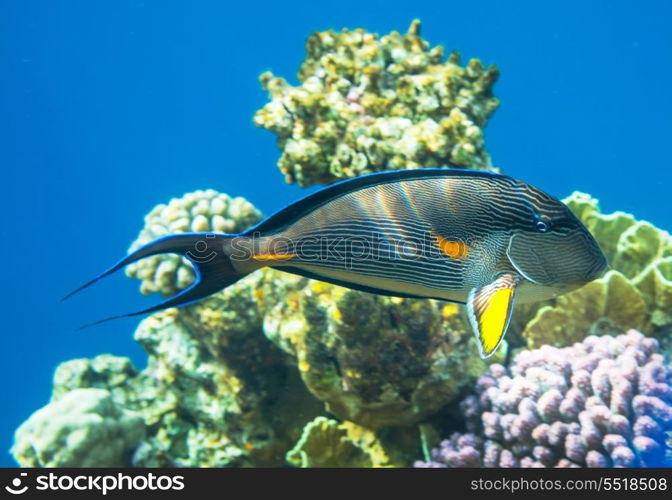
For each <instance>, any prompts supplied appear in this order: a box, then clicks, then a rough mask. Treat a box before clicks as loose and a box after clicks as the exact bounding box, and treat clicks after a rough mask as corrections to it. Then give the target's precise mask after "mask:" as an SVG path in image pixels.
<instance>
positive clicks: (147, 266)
mask: <svg viewBox="0 0 672 500" xmlns="http://www.w3.org/2000/svg"><path fill="white" fill-rule="evenodd" d="M259 220H261V213H260V212H259V210H257V209H256V208H255V207H254V206H253V205H252V204H251V203H250V202H249V201H247V200H246V199H245V198H241V197H237V198H231V197H229V196H228V195H226V194H223V193H218V192H217V191H215V190H214V189H208V190H206V191H195V192H193V193H187V194H185V195H184V196H182V197H181V198H173V199H172V200H170V202H169V203H168V204H160V205H157V206H156V207H154V208H153V209H152V211H151V212H150V213H149V214H148V215H147V216H145V227H144V228H143V229H142V230H141V231H140V234H139V235H138V237H137V239H136V240H135V241H134V242H133V243H132V244H131V247H130V248H129V252H131V251H133V250H136V249H137V248H140V247H141V246H143V245H145V244H146V243H149V242H150V241H152V240H155V239H156V238H161V237H162V236H167V235H169V234H176V233H185V232H192V231H193V232H208V231H213V232H217V233H237V232H240V231H242V230H244V229H247V228H248V227H250V226H252V225H253V224H256V223H257V222H259ZM126 276H128V277H130V278H137V279H139V280H141V281H142V283H141V285H140V291H141V292H142V293H143V294H145V295H148V294H150V293H155V292H160V293H161V294H162V295H164V296H169V295H174V294H175V293H177V292H179V291H180V290H183V289H185V288H186V287H188V286H189V285H191V284H192V283H193V282H194V270H193V267H192V266H191V264H190V263H189V262H188V261H187V260H186V259H184V258H182V257H179V256H177V255H157V256H154V257H148V258H146V259H143V260H141V261H139V262H136V263H134V264H131V265H129V266H128V267H127V268H126Z"/></svg>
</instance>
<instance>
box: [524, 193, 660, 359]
mask: <svg viewBox="0 0 672 500" xmlns="http://www.w3.org/2000/svg"><path fill="white" fill-rule="evenodd" d="M563 201H564V202H565V203H566V204H567V205H568V206H569V207H570V209H572V211H573V212H574V213H575V214H576V215H577V216H578V217H579V218H580V219H581V221H582V222H583V223H584V224H585V225H586V227H587V228H588V229H589V230H590V231H591V233H593V235H594V236H595V238H596V239H597V241H598V242H599V244H600V246H601V247H602V249H603V250H604V252H605V255H606V256H607V258H608V260H609V263H610V266H611V269H612V270H611V271H610V272H609V273H608V274H607V275H605V276H604V277H603V278H602V279H600V280H596V281H594V282H592V283H589V284H588V285H586V286H584V287H582V288H580V289H578V290H575V291H573V292H570V293H568V294H566V295H563V296H560V297H558V298H556V299H554V300H551V301H546V302H540V303H536V304H528V305H525V306H524V307H517V308H516V311H515V312H514V317H513V319H512V327H511V330H512V332H513V335H512V336H513V337H514V338H515V335H516V334H517V333H519V334H520V335H521V336H522V338H523V339H524V343H525V344H526V345H527V347H529V348H535V347H539V346H542V345H554V346H558V347H561V346H566V345H570V344H572V343H573V342H576V341H579V340H581V339H582V338H583V337H584V336H585V335H586V332H588V333H589V334H602V333H606V332H609V333H623V332H625V331H627V330H628V329H630V328H636V329H638V330H640V331H642V332H644V333H646V334H647V335H652V336H660V337H662V336H663V335H666V334H669V333H670V332H671V331H672V237H671V236H670V234H669V233H668V232H666V231H663V230H661V229H657V228H656V227H654V226H653V225H651V224H650V223H648V222H646V221H637V220H636V219H635V218H634V217H633V216H632V215H630V214H626V213H624V212H615V213H612V214H602V213H601V212H600V209H599V204H598V202H597V200H596V199H594V198H591V197H590V196H589V195H587V194H583V193H579V192H575V193H573V194H572V195H571V196H570V197H568V198H566V199H565V200H563Z"/></svg>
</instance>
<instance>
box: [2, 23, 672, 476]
mask: <svg viewBox="0 0 672 500" xmlns="http://www.w3.org/2000/svg"><path fill="white" fill-rule="evenodd" d="M496 78H497V70H496V69H495V68H494V67H489V68H487V69H484V68H483V66H482V64H481V63H480V61H478V60H477V59H472V60H471V61H469V63H468V64H467V65H466V66H464V67H463V66H460V62H459V56H458V54H457V53H456V52H454V53H452V54H451V55H450V56H449V57H448V58H447V59H445V58H444V54H443V48H442V47H440V46H437V47H433V48H432V47H430V45H429V44H428V43H427V42H426V41H425V40H423V39H422V38H421V37H420V24H419V22H418V21H414V22H413V23H412V24H411V27H410V29H409V31H408V32H407V33H406V34H400V33H397V32H392V33H390V34H389V35H385V36H383V37H380V38H379V37H378V36H377V35H375V34H371V33H368V32H366V31H364V30H361V29H357V30H354V31H349V30H343V31H341V32H340V33H337V32H334V31H325V32H321V33H315V34H313V35H312V36H311V37H310V38H309V40H308V43H307V58H306V60H305V61H304V63H303V64H302V66H301V69H300V72H299V82H300V84H299V85H298V86H291V85H290V84H289V83H287V82H286V81H285V80H284V79H282V78H279V77H276V76H274V75H272V74H271V73H264V74H263V75H262V76H261V82H262V85H263V86H264V88H265V89H266V90H267V91H268V92H269V94H270V98H271V101H270V102H269V103H268V104H266V105H265V106H264V107H263V109H261V110H259V111H258V112H257V113H256V115H255V117H254V121H255V123H256V124H257V125H259V126H260V127H263V128H266V129H268V130H270V131H271V132H273V133H274V134H276V135H277V137H278V145H279V146H280V148H281V149H282V157H281V158H280V160H279V162H278V166H279V167H280V169H281V171H282V172H283V173H284V174H285V176H286V180H287V182H290V183H292V182H296V183H298V184H299V185H301V186H311V185H314V184H327V183H331V182H334V181H337V180H340V179H345V178H348V177H354V176H357V175H361V174H365V173H370V172H376V171H382V170H386V169H398V168H418V167H433V166H457V167H462V168H477V169H485V170H495V169H494V168H493V167H492V164H491V161H490V157H489V155H488V153H487V151H486V149H485V147H484V141H483V128H484V127H485V125H486V124H487V121H488V119H489V117H490V116H491V115H492V113H493V112H494V111H495V109H496V108H497V106H498V104H499V103H498V101H497V99H496V98H495V97H493V95H492V87H493V84H494V82H495V80H496ZM565 202H566V203H567V204H568V205H569V206H570V208H571V209H572V210H573V211H574V212H575V213H576V214H577V216H578V217H579V218H580V219H581V220H582V221H583V222H584V223H585V224H586V226H587V227H588V228H589V230H590V231H591V232H592V233H593V234H594V235H595V236H596V238H597V240H598V241H599V243H600V245H601V246H602V248H603V249H604V251H605V253H606V255H607V257H608V258H609V261H610V264H611V268H612V269H611V270H610V272H609V273H607V274H606V275H605V276H604V277H602V278H601V279H599V280H596V281H594V282H592V283H590V284H588V285H587V286H585V287H583V288H581V289H579V290H576V291H574V292H571V293H569V294H567V295H564V296H561V297H559V298H557V299H554V300H552V301H547V302H543V303H537V304H529V305H524V306H520V305H518V306H517V307H516V311H515V313H514V317H513V319H512V322H511V327H510V331H509V334H508V335H507V340H508V341H509V346H510V347H513V349H510V350H509V352H515V350H516V349H517V348H519V347H520V346H523V345H526V346H527V347H529V348H534V347H539V346H543V347H541V348H540V349H537V350H533V351H522V352H520V353H519V354H518V355H517V356H516V357H515V358H514V360H513V362H512V363H511V364H510V366H509V367H508V368H506V367H504V366H502V365H501V364H492V365H491V364H490V363H504V362H505V359H506V357H507V354H509V352H507V349H506V348H504V349H500V350H499V352H498V353H497V354H496V356H495V357H494V359H490V360H488V361H487V362H484V361H483V360H481V359H480V356H479V354H478V348H477V346H476V343H475V340H474V338H473V334H472V332H471V329H470V327H469V325H468V322H467V321H466V318H465V312H464V308H462V307H460V306H458V305H456V304H452V303H449V304H446V303H441V302H438V301H433V300H415V299H403V298H393V297H383V296H376V295H371V294H367V293H362V292H358V291H354V290H348V289H345V288H341V287H337V286H333V285H329V284H325V283H322V282H317V281H312V280H308V279H306V278H301V277H297V276H293V275H290V274H284V273H279V272H275V271H273V270H269V269H263V270H261V271H258V272H255V273H253V274H252V275H250V276H248V277H246V278H244V279H242V280H240V281H239V282H237V283H236V284H234V285H232V286H231V287H229V288H227V289H225V290H223V291H221V292H219V293H217V294H215V295H213V296H211V297H209V298H207V299H205V300H203V301H201V302H199V303H196V304H192V305H190V306H188V307H184V308H182V309H179V310H177V309H169V310H166V311H163V312H160V313H157V314H154V315H152V316H150V317H148V318H146V319H144V320H143V321H142V322H141V323H140V325H139V327H138V328H137V330H136V332H135V338H136V340H137V341H138V342H139V343H140V344H141V345H142V346H143V348H144V349H145V351H146V352H147V354H148V363H147V367H146V368H145V369H143V370H138V369H136V368H135V367H134V366H133V364H132V363H131V362H130V360H128V359H127V358H121V357H115V356H110V355H101V356H98V357H96V358H94V359H91V360H89V359H78V360H72V361H69V362H66V363H63V364H61V365H60V366H59V368H58V369H57V371H56V373H55V376H54V388H53V393H52V399H51V402H50V403H49V404H48V405H47V406H45V407H44V408H42V409H41V410H38V411H37V412H36V413H35V414H34V415H33V416H31V417H30V418H29V419H28V421H27V422H26V423H25V424H23V425H22V426H21V427H20V428H19V430H17V433H16V443H15V445H14V447H13V450H12V452H13V454H14V456H15V457H16V459H17V461H18V462H19V463H20V464H21V465H23V466H71V467H75V466H100V467H111V466H138V467H157V466H168V467H181V466H187V467H196V466H198V467H221V466H283V465H291V466H296V467H335V466H339V467H342V466H343V467H345V466H348V467H389V466H406V465H409V464H411V463H412V459H413V458H416V457H418V456H420V448H421V447H422V448H423V449H424V450H425V451H427V452H429V448H431V447H432V446H433V445H434V444H438V439H435V438H436V437H437V436H438V435H439V434H438V433H439V431H440V429H445V428H450V426H453V427H452V428H451V430H452V431H454V430H455V427H454V424H455V422H453V421H450V422H449V423H447V424H444V423H443V422H442V420H441V419H443V418H444V417H446V416H448V417H449V418H448V420H450V417H452V416H453V413H455V411H456V410H455V409H456V408H457V401H459V400H460V399H461V398H462V397H463V396H464V394H465V392H466V391H469V390H471V389H472V388H473V383H474V381H476V380H477V379H478V382H477V385H476V387H477V391H478V395H476V396H473V395H472V396H470V397H468V398H467V399H465V400H464V401H463V404H462V405H461V413H460V419H461V420H462V421H466V424H467V429H466V431H467V433H456V434H453V435H452V437H451V438H450V439H448V440H445V441H444V442H443V443H442V444H441V446H440V447H439V448H437V449H435V450H434V451H433V454H432V457H433V460H432V461H429V462H423V463H420V464H419V465H424V466H612V465H613V466H635V465H647V466H648V465H672V451H671V449H672V373H671V371H670V368H669V367H666V366H665V365H664V363H663V357H662V356H661V355H660V354H658V343H657V341H656V340H655V339H653V338H646V337H643V336H642V334H640V333H638V332H635V331H633V330H630V329H632V328H635V329H637V330H640V331H642V332H644V334H646V335H650V336H656V337H658V338H659V339H660V340H661V346H662V348H665V349H668V351H667V352H668V354H667V355H668V356H669V352H670V351H672V340H670V339H672V336H671V334H672V239H671V238H670V235H669V234H668V233H666V232H665V231H662V230H659V229H657V228H655V227H653V226H652V225H651V224H649V223H647V222H645V221H637V220H636V219H635V218H634V217H633V216H631V215H629V214H625V213H622V212H616V213H614V214H602V213H601V212H600V209H599V206H598V203H597V201H596V200H595V199H593V198H591V197H589V196H588V195H584V194H581V193H574V194H573V195H572V196H571V197H569V198H568V199H566V200H565ZM260 219H261V214H260V212H259V211H258V210H257V209H256V208H255V207H254V206H252V205H251V204H250V203H249V202H248V201H246V200H245V199H243V198H231V197H229V196H227V195H225V194H220V193H218V192H216V191H214V190H207V191H196V192H194V193H189V194H186V195H184V196H183V197H182V198H179V199H173V200H171V201H170V202H169V203H168V204H167V205H164V204H162V205H158V206H157V207H155V208H154V209H153V210H152V212H151V213H150V214H149V215H147V217H146V218H145V227H144V229H142V231H141V232H140V235H139V236H138V239H137V240H136V241H135V242H134V243H133V244H132V245H131V250H134V249H136V248H138V247H140V246H141V245H144V244H145V243H147V242H149V241H151V240H153V239H155V238H158V237H161V236H165V235H167V234H175V233H180V232H186V231H197V232H201V231H202V232H207V231H214V232H223V233H236V232H240V231H242V230H244V229H246V228H248V227H249V226H251V225H253V224H255V223H256V222H258V221H259V220H260ZM126 272H127V275H128V276H129V277H133V278H137V279H139V280H141V291H142V293H144V294H149V293H154V292H159V293H161V294H163V295H164V296H169V295H173V294H175V293H177V292H178V291H180V290H182V289H184V288H186V287H187V286H189V285H190V284H191V283H192V282H193V280H194V273H193V268H192V267H191V265H190V264H189V263H188V262H187V261H186V260H184V259H182V258H181V257H177V256H171V255H160V256H154V257H150V258H147V259H144V260H142V261H140V262H138V263H135V264H132V265H130V266H128V268H127V270H126ZM626 331H628V333H627V334H623V332H626ZM590 334H594V335H598V334H599V335H602V334H609V335H610V336H607V335H605V336H601V337H596V336H590V337H588V338H586V339H585V340H584V337H585V336H586V335H590ZM618 334H621V335H618ZM613 335H618V336H615V337H614V336H613ZM269 340H270V341H269ZM571 344H573V345H572V346H571V347H566V348H564V349H559V348H554V347H550V346H551V345H555V346H565V345H571ZM488 367H490V368H489V370H488ZM486 370H488V371H487V372H486ZM484 372H486V374H485V375H483V373H484ZM479 376H480V378H479ZM325 412H329V413H330V415H329V418H328V417H327V416H325V415H324V413H325ZM333 417H336V418H337V419H338V420H337V419H335V418H333ZM442 435H445V434H442ZM666 443H667V444H666Z"/></svg>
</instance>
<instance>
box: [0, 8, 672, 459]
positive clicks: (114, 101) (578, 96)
mask: <svg viewBox="0 0 672 500" xmlns="http://www.w3.org/2000/svg"><path fill="white" fill-rule="evenodd" d="M415 17H418V18H420V19H422V20H423V26H422V34H423V36H424V37H426V39H427V40H429V41H430V42H431V43H432V44H443V45H445V46H446V48H447V49H449V50H452V49H454V48H458V49H459V50H460V52H461V53H462V55H463V61H464V62H466V61H467V60H468V59H469V58H471V57H479V58H481V60H482V61H483V62H484V63H486V64H489V63H496V64H497V65H498V66H499V68H500V71H501V78H500V81H499V82H498V83H497V84H496V87H495V91H496V95H497V96H498V97H499V98H501V101H502V106H501V108H500V109H499V110H498V111H497V112H496V114H495V115H494V116H493V118H492V120H491V122H490V124H489V125H488V127H487V129H486V144H487V146H488V149H489V151H490V152H491V154H492V157H493V160H494V162H495V164H496V165H498V166H500V167H502V168H503V169H504V170H505V171H506V172H507V173H509V174H512V175H515V176H517V177H520V178H522V179H524V180H526V181H528V182H531V183H533V184H535V185H537V186H539V187H541V188H543V189H545V190H547V191H549V192H551V193H553V194H555V195H557V196H560V197H564V196H566V195H568V194H570V193H571V192H572V191H573V190H575V189H579V190H582V191H586V192H589V193H591V194H593V195H594V196H596V197H598V198H599V199H600V200H601V203H602V207H603V209H605V210H606V211H613V210H617V209H621V210H625V211H629V212H632V213H634V214H635V215H636V216H637V217H639V218H644V219H648V220H650V221H652V222H653V223H655V224H656V225H658V226H660V227H663V228H666V229H668V230H670V229H672V211H671V210H670V207H671V204H670V197H671V192H670V185H671V181H672V173H671V172H672V171H671V167H672V165H671V162H670V157H669V148H670V140H671V139H670V137H672V125H671V121H670V117H672V98H671V95H672V94H671V93H670V81H671V80H672V69H671V68H672V64H671V63H672V60H671V59H672V30H670V26H671V25H672V2H669V1H662V0H661V1H639V2H629V1H628V2H625V1H611V2H606V1H593V2H589V1H587V0H582V1H563V2H539V1H538V0H536V1H526V2H515V1H512V2H494V1H490V2H489V1H480V2H466V1H465V2H459V3H458V2H449V1H445V0H437V1H420V0H413V1H396V0H394V1H391V0H387V1H380V2H367V1H363V0H356V1H352V0H341V1H339V2H328V3H327V2H316V1H313V2H291V1H275V2H260V1H250V2H219V1H213V2H168V1H154V2H151V1H144V2H141V1H115V2H92V1H90V0H85V1H65V2H53V1H29V0H24V1H9V0H8V1H4V2H2V3H1V4H0V172H1V174H2V175H1V176H0V188H1V190H2V196H1V197H0V204H1V207H0V208H1V211H0V213H1V214H2V223H1V224H0V238H1V240H0V241H1V244H2V250H3V259H2V261H3V262H2V266H1V268H0V269H1V271H0V272H1V276H2V278H1V281H0V283H1V285H2V286H1V287H0V294H1V298H2V300H1V307H2V326H1V327H0V331H1V333H2V348H1V349H0V381H1V383H2V391H1V393H2V394H3V398H4V399H3V402H2V411H1V412H0V465H12V464H13V463H14V462H13V459H12V458H11V456H10V455H9V453H8V449H9V448H10V446H11V443H12V441H13V431H14V429H15V428H16V427H17V426H18V425H19V424H20V423H21V422H22V421H24V420H25V419H26V418H27V417H28V416H29V415H30V414H31V413H32V412H33V411H34V410H36V409H37V408H39V407H41V406H42V405H44V404H45V403H46V402H47V400H48V398H49V394H50V389H51V378H52V375H53V371H54V368H55V367H56V366H57V365H58V363H59V362H61V361H64V360H68V359H73V358H78V357H93V356H95V355H97V354H100V353H113V354H117V355H123V356H130V357H131V358H133V360H134V361H135V362H136V364H137V365H138V366H139V367H143V366H144V362H145V355H144V353H143V352H142V351H141V349H140V348H139V347H138V346H137V345H136V343H135V342H134V341H133V339H132V335H133V330H134V328H135V326H136V324H137V322H138V320H137V319H127V320H119V321H116V322H113V323H109V324H105V325H102V326H100V327H98V328H94V329H89V330H85V331H81V332H75V331H73V327H74V326H77V325H80V324H82V323H85V322H88V321H91V320H95V319H99V318H102V317H106V316H109V315H110V314H115V313H119V312H127V311H132V310H136V309H138V308H141V307H143V306H145V305H146V304H147V303H148V302H147V301H148V299H146V298H143V297H141V296H140V294H139V293H138V282H136V281H132V280H129V279H126V278H125V277H124V276H123V274H120V275H119V276H116V277H114V278H110V279H109V280H108V281H107V282H104V283H101V284H99V285H97V286H96V287H95V288H92V289H90V290H87V291H86V292H85V293H83V294H82V295H81V296H78V297H76V298H73V299H72V300H71V301H69V302H66V303H63V304H61V303H59V301H58V299H59V297H60V296H62V295H63V294H64V293H65V292H67V291H69V290H71V289H72V288H74V287H76V286H78V285H79V284H81V283H82V282H83V281H85V280H87V279H89V278H90V277H92V276H93V275H94V274H96V273H97V272H99V271H100V270H102V269H103V268H104V267H106V266H108V265H109V264H111V263H113V262H114V261H115V260H117V259H118V258H119V257H120V256H122V255H123V254H124V253H125V251H126V249H127V247H128V245H129V244H130V242H131V241H133V239H135V237H136V235H137V233H138V231H139V230H140V228H141V227H142V225H143V216H144V215H145V214H146V213H147V212H148V211H149V210H150V209H151V208H152V207H153V206H154V205H156V204H157V203H160V202H166V201H168V200H169V199H170V198H171V197H175V196H180V195H182V194H183V193H185V192H188V191H193V190H195V189H203V188H214V189H217V190H219V191H222V192H226V193H230V194H232V195H242V196H245V197H247V198H248V199H249V200H251V201H252V202H253V203H255V204H256V205H257V206H259V207H260V208H261V209H262V210H263V211H264V212H265V213H270V212H272V211H274V210H275V209H277V208H279V207H281V206H283V205H284V204H286V203H287V202H290V201H291V200H293V199H295V198H296V197H297V196H300V195H302V194H303V192H302V191H301V190H300V189H299V188H297V187H295V186H287V185H285V184H284V182H283V178H282V176H281V175H280V173H279V172H278V171H277V168H276V166H275V162H276V160H277V159H278V156H279V152H278V150H277V148H276V146H275V139H274V137H273V136H272V134H270V133H269V132H267V131H264V130H261V129H258V128H256V127H255V126H254V125H253V124H252V115H253V113H254V112H255V110H257V109H258V108H259V107H261V106H262V105H263V104H264V103H266V102H267V97H266V95H265V93H264V92H263V91H262V89H261V87H260V85H259V84H258V82H257V78H258V76H259V74H260V73H261V72H262V71H264V70H267V69H271V70H272V71H273V72H275V73H276V74H277V75H282V76H284V77H286V78H288V79H289V80H290V81H291V82H296V72H297V70H298V68H299V64H300V62H301V61H302V59H303V58H304V54H305V52H304V42H305V39H306V37H307V36H308V35H309V34H310V33H311V32H312V31H315V30H324V29H326V28H336V29H340V28H342V27H351V28H356V27H365V28H366V29H368V30H370V31H375V32H378V33H381V34H382V33H388V32H389V31H391V30H395V29H396V30H400V31H405V30H406V29H407V27H408V25H409V23H410V21H411V20H412V19H413V18H415Z"/></svg>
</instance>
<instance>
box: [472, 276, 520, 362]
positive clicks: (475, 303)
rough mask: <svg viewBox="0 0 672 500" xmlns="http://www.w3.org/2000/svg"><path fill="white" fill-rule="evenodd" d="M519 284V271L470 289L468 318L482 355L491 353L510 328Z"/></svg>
mask: <svg viewBox="0 0 672 500" xmlns="http://www.w3.org/2000/svg"><path fill="white" fill-rule="evenodd" d="M518 283H520V277H519V276H518V275H517V274H514V273H511V272H507V273H503V274H500V275H499V276H498V277H497V278H496V279H495V280H494V281H493V282H492V283H489V284H487V285H485V286H482V287H480V288H472V289H471V292H469V300H468V301H467V309H468V311H469V321H470V322H471V326H472V328H473V329H474V333H475V334H476V339H477V340H478V345H479V348H480V350H481V357H482V358H489V357H490V356H492V355H493V354H494V353H495V351H496V350H497V347H499V344H500V343H501V342H502V339H503V338H504V334H505V333H506V329H507V328H508V327H509V321H510V320H511V313H512V311H513V303H514V301H515V299H516V286H517V285H518Z"/></svg>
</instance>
